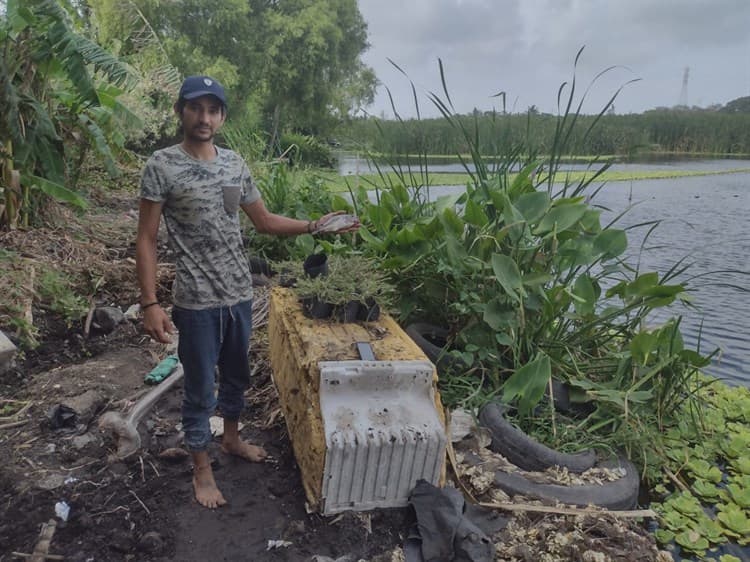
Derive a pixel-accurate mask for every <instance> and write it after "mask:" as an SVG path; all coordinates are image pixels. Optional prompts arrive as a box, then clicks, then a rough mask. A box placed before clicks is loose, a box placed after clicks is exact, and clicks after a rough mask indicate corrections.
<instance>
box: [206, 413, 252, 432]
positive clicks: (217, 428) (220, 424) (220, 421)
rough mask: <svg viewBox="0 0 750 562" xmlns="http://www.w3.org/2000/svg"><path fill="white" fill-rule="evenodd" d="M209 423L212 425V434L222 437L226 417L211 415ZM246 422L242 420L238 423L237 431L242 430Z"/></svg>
mask: <svg viewBox="0 0 750 562" xmlns="http://www.w3.org/2000/svg"><path fill="white" fill-rule="evenodd" d="M208 424H209V425H210V426H211V435H213V436H214V437H221V436H222V435H224V418H222V417H219V416H211V417H210V418H208ZM243 427H245V424H243V423H242V422H240V423H238V424H237V431H242V428H243Z"/></svg>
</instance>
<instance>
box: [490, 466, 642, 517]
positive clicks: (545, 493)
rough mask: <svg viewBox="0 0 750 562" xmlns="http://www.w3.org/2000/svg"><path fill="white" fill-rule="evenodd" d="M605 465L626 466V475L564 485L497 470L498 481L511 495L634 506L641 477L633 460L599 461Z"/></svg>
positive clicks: (613, 506) (611, 506) (615, 507)
mask: <svg viewBox="0 0 750 562" xmlns="http://www.w3.org/2000/svg"><path fill="white" fill-rule="evenodd" d="M599 466H600V467H602V468H618V467H620V468H623V469H624V470H625V475H624V476H623V477H621V478H619V479H617V480H615V481H613V482H606V483H604V484H601V485H599V484H584V485H581V486H561V485H559V484H539V483H536V482H532V481H531V480H529V479H527V478H526V477H524V476H523V475H521V474H516V473H506V472H502V471H499V470H498V471H496V472H495V480H494V481H495V485H496V486H497V487H498V488H500V489H501V490H503V491H504V492H505V493H506V494H508V495H510V496H516V495H521V496H526V497H530V498H537V499H540V500H552V501H554V500H558V501H560V502H562V503H566V504H570V505H577V506H586V505H596V506H599V507H603V508H606V509H610V510H621V509H633V508H635V506H636V505H637V503H638V488H639V485H640V478H639V476H638V471H637V470H636V468H635V466H634V465H633V463H631V462H630V461H628V460H627V459H625V458H620V459H618V460H615V461H607V462H603V463H600V465H599Z"/></svg>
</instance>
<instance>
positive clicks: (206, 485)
mask: <svg viewBox="0 0 750 562" xmlns="http://www.w3.org/2000/svg"><path fill="white" fill-rule="evenodd" d="M193 489H194V490H195V499H196V500H198V503H199V504H201V505H202V506H204V507H207V508H208V509H216V508H217V507H220V506H222V505H224V504H226V503H227V500H225V499H224V496H223V495H222V494H221V491H219V488H218V487H217V486H216V481H215V480H214V473H213V471H212V470H211V465H210V464H206V465H202V466H198V465H196V466H195V468H194V469H193Z"/></svg>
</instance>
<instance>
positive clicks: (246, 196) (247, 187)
mask: <svg viewBox="0 0 750 562" xmlns="http://www.w3.org/2000/svg"><path fill="white" fill-rule="evenodd" d="M240 185H241V186H242V193H241V195H240V205H247V204H249V203H255V202H256V201H257V200H258V199H260V191H259V190H258V186H257V185H255V180H253V175H252V174H251V173H250V169H249V168H248V167H247V164H245V163H244V162H243V163H242V180H241V182H240Z"/></svg>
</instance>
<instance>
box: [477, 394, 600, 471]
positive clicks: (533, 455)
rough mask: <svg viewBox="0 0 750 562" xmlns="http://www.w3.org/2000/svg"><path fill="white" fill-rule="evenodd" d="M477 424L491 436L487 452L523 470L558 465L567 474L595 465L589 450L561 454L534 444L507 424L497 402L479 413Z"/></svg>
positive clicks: (542, 468) (592, 453)
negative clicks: (503, 458) (499, 455)
mask: <svg viewBox="0 0 750 562" xmlns="http://www.w3.org/2000/svg"><path fill="white" fill-rule="evenodd" d="M479 421H480V422H481V423H482V425H483V426H484V427H486V428H487V429H489V430H490V433H491V434H492V443H491V444H490V449H492V450H493V451H495V452H496V453H499V454H501V455H503V456H504V457H505V458H507V459H508V460H509V461H510V462H512V463H513V464H515V465H516V466H517V467H519V468H521V469H523V470H545V469H547V468H549V467H551V466H555V465H557V466H562V467H565V468H567V469H568V470H569V471H570V472H583V471H584V470H588V469H589V468H591V467H593V466H594V464H595V463H596V453H595V452H594V451H593V450H591V449H589V450H588V451H583V452H580V453H575V454H568V453H560V452H558V451H555V450H554V449H551V448H549V447H547V446H546V445H542V444H541V443H539V442H538V441H535V440H534V439H532V438H531V437H529V436H528V435H526V434H525V433H524V432H523V431H521V430H520V429H518V428H516V427H514V426H513V425H512V424H511V423H510V422H509V421H508V420H506V419H505V416H504V415H503V408H502V406H501V405H500V404H498V403H496V402H490V403H489V404H486V405H485V406H484V407H483V408H482V409H481V410H480V411H479Z"/></svg>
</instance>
